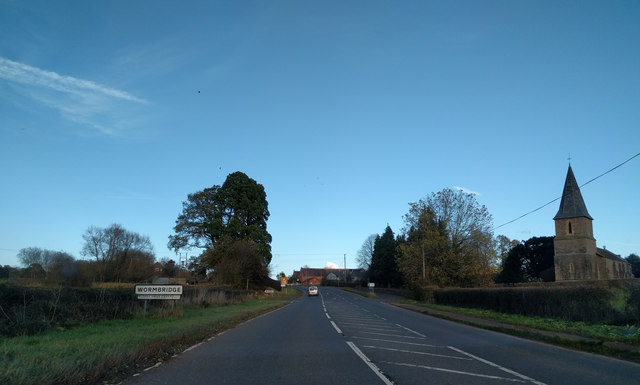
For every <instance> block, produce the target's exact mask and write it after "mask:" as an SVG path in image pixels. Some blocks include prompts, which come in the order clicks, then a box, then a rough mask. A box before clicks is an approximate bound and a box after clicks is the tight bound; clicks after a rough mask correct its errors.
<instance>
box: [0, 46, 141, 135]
mask: <svg viewBox="0 0 640 385" xmlns="http://www.w3.org/2000/svg"><path fill="white" fill-rule="evenodd" d="M0 79H5V80H7V81H9V82H13V83H17V84H21V85H24V86H28V87H30V88H31V90H30V91H33V89H35V91H36V92H28V94H29V96H30V97H31V98H32V99H34V100H36V101H38V102H39V103H42V104H45V105H47V106H48V107H51V108H54V109H56V110H58V111H59V112H60V114H61V115H62V116H64V117H65V118H67V119H69V120H71V121H74V122H77V123H80V124H88V125H90V126H92V127H94V128H97V129H99V130H100V131H102V132H104V133H106V134H114V127H117V126H118V123H117V122H114V117H116V116H117V109H116V108H115V104H116V103H118V102H125V103H134V104H143V105H144V104H148V102H147V101H146V100H145V99H142V98H139V97H136V96H134V95H132V94H130V93H128V92H126V91H122V90H118V89H115V88H111V87H107V86H104V85H102V84H99V83H96V82H93V81H90V80H85V79H79V78H75V77H72V76H65V75H60V74H58V73H55V72H52V71H46V70H43V69H40V68H37V67H32V66H30V65H27V64H23V63H18V62H15V61H12V60H9V59H6V58H3V57H0ZM51 91H54V92H55V94H54V95H52V94H51ZM115 120H117V119H115Z"/></svg>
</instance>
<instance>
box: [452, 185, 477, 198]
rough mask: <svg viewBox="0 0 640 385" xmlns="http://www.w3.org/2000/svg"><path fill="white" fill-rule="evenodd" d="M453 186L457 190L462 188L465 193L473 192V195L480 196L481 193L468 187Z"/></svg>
mask: <svg viewBox="0 0 640 385" xmlns="http://www.w3.org/2000/svg"><path fill="white" fill-rule="evenodd" d="M453 188H454V189H456V190H460V191H462V192H464V193H467V194H471V195H478V196H480V195H481V194H480V193H479V192H477V191H473V190H469V189H468V188H466V187H460V186H453Z"/></svg>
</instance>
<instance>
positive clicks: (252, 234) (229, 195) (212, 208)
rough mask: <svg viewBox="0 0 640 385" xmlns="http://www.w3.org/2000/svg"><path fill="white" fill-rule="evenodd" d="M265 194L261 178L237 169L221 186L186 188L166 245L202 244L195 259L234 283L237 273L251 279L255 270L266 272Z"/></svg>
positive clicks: (268, 255) (268, 253)
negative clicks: (185, 195) (260, 182)
mask: <svg viewBox="0 0 640 385" xmlns="http://www.w3.org/2000/svg"><path fill="white" fill-rule="evenodd" d="M266 197H267V195H266V193H265V191H264V187H263V186H262V185H261V184H259V183H257V182H256V181H255V180H253V179H251V178H249V177H248V176H247V175H246V174H244V173H242V172H239V171H238V172H235V173H233V174H229V175H228V176H227V179H226V180H225V182H224V184H223V185H222V186H217V185H214V186H212V187H210V188H206V189H204V190H203V191H199V192H196V193H193V194H189V195H188V197H187V201H186V202H183V204H182V206H183V209H182V214H180V215H179V216H178V219H177V220H176V225H175V227H174V234H173V235H171V236H169V247H170V248H172V249H174V250H175V251H176V252H177V251H178V250H181V249H188V248H200V249H202V250H203V252H202V254H201V255H200V260H201V263H202V264H203V265H205V266H207V267H209V268H213V269H215V270H216V271H217V272H219V273H220V279H222V280H224V281H225V282H227V283H233V284H237V283H238V282H240V280H241V279H240V278H238V277H244V278H243V279H247V278H249V279H254V282H255V279H257V278H256V277H257V276H259V275H261V276H266V275H267V266H268V265H269V263H270V262H271V235H270V234H269V232H268V231H267V220H268V219H269V209H268V202H267V199H266ZM252 258H253V259H255V261H250V260H251V259H252ZM240 262H241V263H240ZM257 266H262V267H261V268H258V267H257Z"/></svg>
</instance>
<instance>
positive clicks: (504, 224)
mask: <svg viewBox="0 0 640 385" xmlns="http://www.w3.org/2000/svg"><path fill="white" fill-rule="evenodd" d="M638 156H640V152H639V153H637V154H635V155H634V156H632V157H631V158H629V159H627V160H625V161H624V162H622V163H620V164H618V165H617V166H615V167H613V168H612V169H610V170H608V171H605V172H604V173H602V174H600V175H598V176H597V177H595V178H593V179H591V180H589V181H588V182H586V183H583V184H582V185H580V188H582V187H583V186H586V185H588V184H589V183H591V182H593V181H595V180H597V179H600V178H601V177H603V176H605V175H607V174H608V173H610V172H612V171H613V170H615V169H617V168H619V167H621V166H622V165H624V164H625V163H628V162H630V161H631V160H633V159H634V158H637V157H638ZM561 198H562V196H559V197H557V198H556V199H554V200H552V201H549V202H547V203H545V204H543V205H542V206H540V207H538V208H536V209H534V210H531V211H529V212H527V213H524V214H522V215H520V216H519V217H517V218H515V219H512V220H510V221H509V222H505V223H503V224H501V225H500V226H496V227H494V228H493V230H497V229H499V228H501V227H503V226H506V225H508V224H511V223H513V222H515V221H517V220H518V219H522V218H524V217H526V216H527V215H530V214H533V213H535V212H536V211H539V210H541V209H543V208H545V207H547V206H549V205H550V204H552V203H553V202H555V201H557V200H559V199H561Z"/></svg>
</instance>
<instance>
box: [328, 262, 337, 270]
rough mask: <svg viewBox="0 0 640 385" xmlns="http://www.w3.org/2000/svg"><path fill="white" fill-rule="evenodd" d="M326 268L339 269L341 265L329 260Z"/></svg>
mask: <svg viewBox="0 0 640 385" xmlns="http://www.w3.org/2000/svg"><path fill="white" fill-rule="evenodd" d="M324 268H325V269H339V268H340V266H339V265H338V264H337V263H333V262H327V264H326V265H324Z"/></svg>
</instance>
